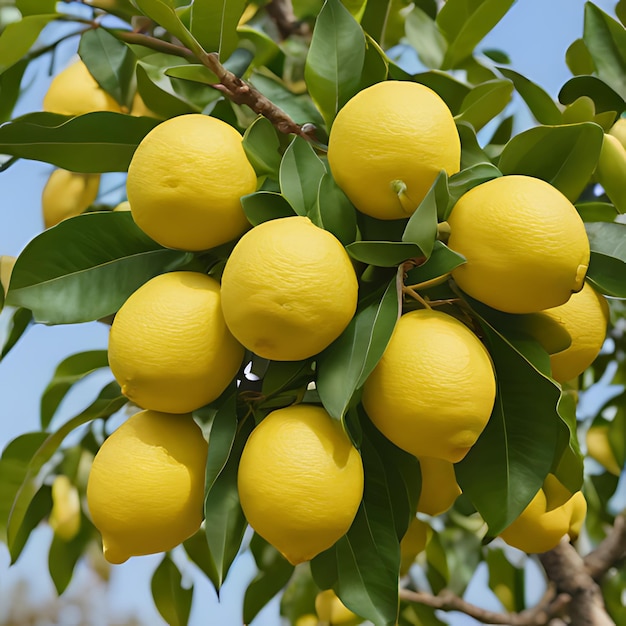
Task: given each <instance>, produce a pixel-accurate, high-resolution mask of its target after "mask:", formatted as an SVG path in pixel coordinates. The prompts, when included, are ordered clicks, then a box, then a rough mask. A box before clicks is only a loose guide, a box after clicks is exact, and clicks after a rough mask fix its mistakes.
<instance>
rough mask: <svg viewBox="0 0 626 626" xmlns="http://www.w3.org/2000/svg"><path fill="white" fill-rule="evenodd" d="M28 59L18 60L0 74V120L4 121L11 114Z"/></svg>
mask: <svg viewBox="0 0 626 626" xmlns="http://www.w3.org/2000/svg"><path fill="white" fill-rule="evenodd" d="M27 67H28V61H26V60H22V61H18V62H17V63H15V64H14V65H12V66H11V67H10V68H9V69H8V70H6V71H5V72H3V73H2V74H0V122H6V121H7V120H8V119H9V118H10V117H11V116H12V114H13V108H14V107H15V104H16V103H17V99H18V97H19V95H20V85H21V82H22V77H23V75H24V72H25V70H26V68H27Z"/></svg>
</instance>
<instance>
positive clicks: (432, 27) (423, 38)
mask: <svg viewBox="0 0 626 626" xmlns="http://www.w3.org/2000/svg"><path fill="white" fill-rule="evenodd" d="M405 30H406V38H407V40H408V42H409V43H410V44H411V45H412V46H413V48H415V50H416V51H417V54H418V56H419V58H420V60H421V61H422V63H423V64H424V65H425V66H426V67H441V64H442V63H443V58H444V55H445V53H446V48H447V47H448V46H447V43H446V40H445V38H444V37H443V35H442V34H441V32H440V31H439V28H437V24H436V23H435V21H434V19H433V18H432V17H431V16H430V15H428V14H427V13H426V12H425V11H423V10H422V9H421V8H420V7H419V6H417V5H416V6H414V7H413V9H412V10H411V11H410V13H409V14H408V15H407V16H406V22H405Z"/></svg>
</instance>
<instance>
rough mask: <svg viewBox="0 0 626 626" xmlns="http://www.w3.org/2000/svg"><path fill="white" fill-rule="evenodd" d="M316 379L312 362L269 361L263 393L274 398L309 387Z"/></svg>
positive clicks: (264, 378) (264, 376)
mask: <svg viewBox="0 0 626 626" xmlns="http://www.w3.org/2000/svg"><path fill="white" fill-rule="evenodd" d="M313 377H314V369H313V366H312V364H311V361H310V360H307V361H269V362H268V365H267V369H266V371H265V374H264V375H263V385H262V387H261V392H262V393H263V395H264V396H266V397H268V398H269V397H272V396H275V395H277V394H280V393H283V392H285V391H288V390H290V389H297V388H299V387H302V386H306V385H308V383H310V382H311V381H312V379H313Z"/></svg>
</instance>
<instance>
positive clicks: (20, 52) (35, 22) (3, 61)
mask: <svg viewBox="0 0 626 626" xmlns="http://www.w3.org/2000/svg"><path fill="white" fill-rule="evenodd" d="M57 17H58V14H56V13H50V14H47V15H27V16H25V17H23V18H22V19H21V20H19V21H18V22H13V23H12V24H9V25H8V26H7V27H6V28H5V29H4V30H3V31H2V34H1V35H0V74H2V73H3V72H5V71H6V70H8V69H9V68H10V67H11V66H13V65H15V64H16V63H17V62H18V61H19V60H20V59H21V58H22V57H23V56H24V55H25V54H26V53H27V52H28V51H29V50H30V48H31V46H32V45H33V44H34V43H35V42H36V41H37V38H38V37H39V34H40V33H41V31H42V30H43V29H44V28H45V27H46V26H47V25H48V24H49V23H50V22H51V21H52V20H54V19H56V18H57Z"/></svg>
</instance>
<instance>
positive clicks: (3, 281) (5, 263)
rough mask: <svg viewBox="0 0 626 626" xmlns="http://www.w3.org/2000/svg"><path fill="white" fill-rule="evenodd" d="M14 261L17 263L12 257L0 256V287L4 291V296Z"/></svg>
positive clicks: (7, 288)
mask: <svg viewBox="0 0 626 626" xmlns="http://www.w3.org/2000/svg"><path fill="white" fill-rule="evenodd" d="M15 261H17V258H16V257H14V256H8V255H6V254H3V255H0V285H2V289H4V295H5V296H6V294H7V291H8V290H9V282H10V281H11V274H12V273H13V267H14V266H15Z"/></svg>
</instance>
